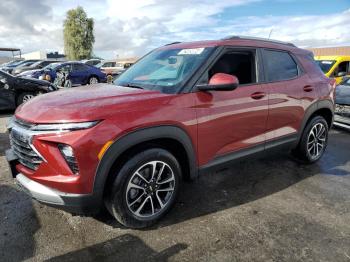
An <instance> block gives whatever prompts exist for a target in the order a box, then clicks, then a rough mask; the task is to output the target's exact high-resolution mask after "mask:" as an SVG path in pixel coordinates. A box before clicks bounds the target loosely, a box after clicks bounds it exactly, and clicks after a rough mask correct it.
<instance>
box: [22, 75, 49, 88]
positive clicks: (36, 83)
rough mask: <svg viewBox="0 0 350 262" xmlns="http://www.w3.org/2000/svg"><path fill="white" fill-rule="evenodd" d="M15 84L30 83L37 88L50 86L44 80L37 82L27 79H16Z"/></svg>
mask: <svg viewBox="0 0 350 262" xmlns="http://www.w3.org/2000/svg"><path fill="white" fill-rule="evenodd" d="M16 82H17V84H21V83H30V84H34V85H38V86H49V85H51V84H50V83H49V82H48V81H45V80H39V79H36V78H29V77H16Z"/></svg>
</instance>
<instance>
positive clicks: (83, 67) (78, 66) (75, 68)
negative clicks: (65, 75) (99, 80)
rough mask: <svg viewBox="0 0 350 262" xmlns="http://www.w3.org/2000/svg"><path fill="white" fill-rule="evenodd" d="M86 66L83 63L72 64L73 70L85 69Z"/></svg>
mask: <svg viewBox="0 0 350 262" xmlns="http://www.w3.org/2000/svg"><path fill="white" fill-rule="evenodd" d="M85 70H87V66H86V65H84V64H74V71H85Z"/></svg>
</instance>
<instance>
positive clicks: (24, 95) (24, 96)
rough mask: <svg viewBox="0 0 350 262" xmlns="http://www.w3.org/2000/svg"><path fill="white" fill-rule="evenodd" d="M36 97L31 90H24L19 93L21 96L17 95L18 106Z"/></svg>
mask: <svg viewBox="0 0 350 262" xmlns="http://www.w3.org/2000/svg"><path fill="white" fill-rule="evenodd" d="M34 97H35V94H34V93H31V92H23V93H21V94H19V96H18V97H17V101H16V102H17V106H19V105H21V104H23V103H26V102H28V101H29V100H31V99H33V98H34Z"/></svg>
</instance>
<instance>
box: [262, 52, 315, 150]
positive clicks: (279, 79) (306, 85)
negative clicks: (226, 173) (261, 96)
mask: <svg viewBox="0 0 350 262" xmlns="http://www.w3.org/2000/svg"><path fill="white" fill-rule="evenodd" d="M262 57H263V61H264V71H265V81H266V83H267V85H268V89H269V91H268V92H269V116H268V122H267V133H266V141H267V146H269V145H270V142H271V143H272V142H273V141H276V140H279V139H281V142H284V139H286V140H288V139H293V138H292V136H294V135H296V134H297V132H298V130H299V127H300V123H301V121H302V118H303V116H304V108H303V102H302V101H303V99H304V98H305V99H307V97H305V96H312V95H313V94H314V92H315V90H314V89H313V86H312V85H311V83H310V79H309V78H308V76H307V75H306V74H303V73H302V71H301V69H300V68H299V67H298V63H297V61H296V59H295V57H293V55H292V54H290V53H289V52H287V51H283V50H276V49H263V50H262ZM310 99H311V97H310ZM311 100H312V99H311ZM286 142H287V141H286Z"/></svg>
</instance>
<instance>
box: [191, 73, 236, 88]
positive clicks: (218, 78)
mask: <svg viewBox="0 0 350 262" xmlns="http://www.w3.org/2000/svg"><path fill="white" fill-rule="evenodd" d="M238 84H239V81H238V78H237V77H235V76H233V75H229V74H224V73H216V74H215V75H213V76H212V77H211V78H210V80H209V84H207V85H197V88H198V90H200V91H231V90H234V89H236V88H237V87H238Z"/></svg>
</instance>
